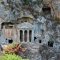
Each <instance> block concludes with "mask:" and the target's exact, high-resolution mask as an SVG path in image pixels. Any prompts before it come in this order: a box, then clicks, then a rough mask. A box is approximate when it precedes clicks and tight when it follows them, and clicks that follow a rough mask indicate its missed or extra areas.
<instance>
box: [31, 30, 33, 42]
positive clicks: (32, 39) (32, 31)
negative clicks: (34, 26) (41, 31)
mask: <svg viewBox="0 0 60 60" xmlns="http://www.w3.org/2000/svg"><path fill="white" fill-rule="evenodd" d="M31 42H34V30H32V38H31Z"/></svg>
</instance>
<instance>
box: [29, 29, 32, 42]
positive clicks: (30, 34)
mask: <svg viewBox="0 0 60 60" xmlns="http://www.w3.org/2000/svg"><path fill="white" fill-rule="evenodd" d="M31 38H32V30H29V42H31Z"/></svg>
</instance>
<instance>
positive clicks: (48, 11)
mask: <svg viewBox="0 0 60 60" xmlns="http://www.w3.org/2000/svg"><path fill="white" fill-rule="evenodd" d="M42 11H43V12H44V13H51V8H50V7H43V8H42Z"/></svg>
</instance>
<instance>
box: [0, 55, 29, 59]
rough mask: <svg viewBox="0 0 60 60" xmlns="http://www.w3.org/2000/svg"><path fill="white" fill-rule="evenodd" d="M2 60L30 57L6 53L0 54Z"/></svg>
mask: <svg viewBox="0 0 60 60" xmlns="http://www.w3.org/2000/svg"><path fill="white" fill-rule="evenodd" d="M0 60H28V59H22V57H20V56H18V55H15V54H5V55H3V56H0Z"/></svg>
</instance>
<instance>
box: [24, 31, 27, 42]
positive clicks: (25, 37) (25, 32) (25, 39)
mask: <svg viewBox="0 0 60 60" xmlns="http://www.w3.org/2000/svg"><path fill="white" fill-rule="evenodd" d="M24 41H25V42H27V30H25V31H24Z"/></svg>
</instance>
